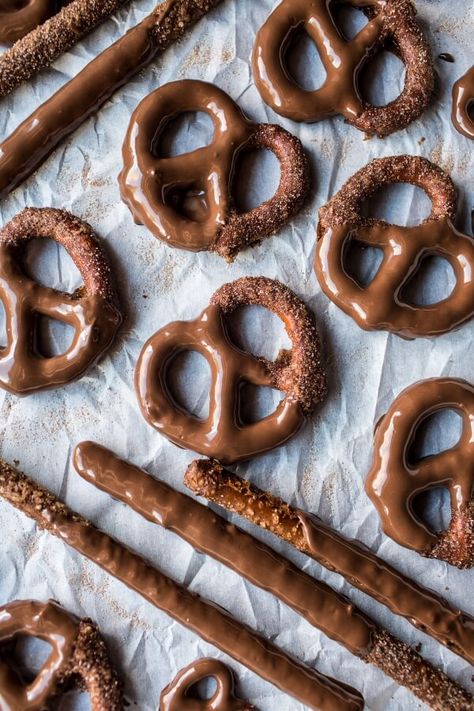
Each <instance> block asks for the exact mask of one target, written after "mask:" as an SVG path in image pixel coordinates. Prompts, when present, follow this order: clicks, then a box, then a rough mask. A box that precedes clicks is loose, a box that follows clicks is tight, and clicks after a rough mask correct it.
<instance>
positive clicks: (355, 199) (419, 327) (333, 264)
mask: <svg viewBox="0 0 474 711" xmlns="http://www.w3.org/2000/svg"><path fill="white" fill-rule="evenodd" d="M400 182H405V183H412V184H413V185H417V186H418V187H420V188H422V189H423V190H425V192H426V193H427V195H428V196H429V197H430V198H431V201H432V210H431V214H430V216H429V217H428V218H427V219H426V220H425V221H424V222H423V223H422V224H420V225H419V226H416V227H399V226H396V225H391V224H388V223H387V222H385V221H384V220H376V219H373V218H365V217H363V216H362V215H361V213H360V208H361V203H362V201H363V200H364V199H366V198H368V197H370V196H371V195H372V194H373V193H375V192H376V190H377V189H379V188H380V187H382V186H384V185H390V184H393V183H400ZM455 213H456V194H455V190H454V186H453V184H452V182H451V180H450V178H449V176H447V175H446V174H445V173H443V172H442V171H441V170H440V169H439V168H438V167H437V166H435V165H433V164H432V163H430V162H429V161H427V160H425V159H424V158H419V157H412V156H395V157H388V158H381V159H377V160H374V161H372V163H370V164H369V165H367V166H365V168H362V169H361V170H359V171H358V172H357V173H356V174H355V175H354V176H352V177H351V178H350V179H349V180H348V181H347V182H346V184H345V185H344V186H343V187H342V188H341V190H340V191H339V192H338V193H337V194H336V195H335V196H334V197H333V198H332V199H331V200H330V201H329V202H328V203H327V204H326V205H325V206H324V207H322V208H321V210H320V222H319V226H318V243H317V249H316V255H315V271H316V275H317V277H318V280H319V283H320V285H321V288H322V289H323V291H324V292H325V294H326V295H327V296H328V297H329V298H330V299H331V300H332V301H334V303H336V304H337V305H338V306H339V307H340V308H341V309H342V310H343V311H344V312H345V313H347V314H349V315H350V316H352V318H353V319H354V320H355V321H356V322H357V323H358V324H359V326H360V327H361V328H365V329H367V330H374V329H377V330H387V331H392V332H393V333H396V334H397V335H399V336H402V337H405V338H416V337H427V336H437V335H439V334H442V333H446V332H447V331H450V330H452V329H454V328H456V327H458V326H460V325H461V324H463V323H464V322H465V321H467V320H469V319H470V318H471V317H472V316H473V314H474V270H473V268H472V267H473V265H474V241H473V239H472V237H469V236H468V235H465V234H463V233H462V232H459V231H458V230H456V229H455V227H454V226H453V224H452V222H451V219H452V217H453V216H454V215H455ZM351 240H357V241H358V242H361V243H362V244H366V245H369V246H372V247H377V248H379V249H380V250H382V252H383V261H382V263H381V265H380V268H379V270H378V272H377V274H376V276H375V277H374V279H373V280H372V281H371V282H370V283H369V284H368V285H367V286H361V285H360V284H359V283H357V282H356V280H355V279H353V278H352V276H351V275H350V274H349V273H348V272H347V270H346V265H345V259H346V253H347V252H346V250H347V247H348V244H349V242H350V241H351ZM429 255H439V256H440V257H443V258H444V259H446V260H447V261H448V262H449V263H450V264H451V266H452V268H453V271H454V275H455V278H456V285H455V287H454V289H453V291H452V293H451V294H450V295H449V296H448V297H447V298H445V299H443V300H441V301H439V302H437V303H434V304H430V305H419V306H418V305H414V304H411V303H407V302H406V301H404V299H403V288H404V287H405V285H406V284H407V283H408V281H409V280H410V279H411V277H413V275H414V274H416V272H417V270H418V268H419V266H420V264H421V262H422V260H423V259H424V258H425V257H426V256H429Z"/></svg>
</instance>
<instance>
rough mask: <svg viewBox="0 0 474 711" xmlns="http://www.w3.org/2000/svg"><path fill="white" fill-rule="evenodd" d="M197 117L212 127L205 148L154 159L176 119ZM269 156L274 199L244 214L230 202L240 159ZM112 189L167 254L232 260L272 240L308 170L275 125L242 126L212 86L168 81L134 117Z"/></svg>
mask: <svg viewBox="0 0 474 711" xmlns="http://www.w3.org/2000/svg"><path fill="white" fill-rule="evenodd" d="M189 111H202V112H204V113H206V114H207V115H208V116H209V117H210V118H211V119H212V122H213V125H214V135H213V139H212V141H211V143H209V145H207V146H204V147H202V148H197V149H196V150H193V151H191V152H189V153H183V154H181V155H179V156H172V157H163V156H162V155H161V154H160V137H161V135H162V133H163V131H164V129H165V127H166V126H167V124H168V123H169V122H170V121H171V120H172V119H173V118H175V117H176V116H178V115H179V114H182V113H184V112H189ZM261 148H264V149H267V150H269V151H272V152H273V153H274V154H275V156H276V157H277V159H278V161H279V163H280V170H281V178H280V184H279V187H278V189H277V191H276V193H275V195H274V196H273V197H272V198H271V199H270V200H267V201H266V202H264V203H262V204H261V205H258V206H257V207H255V208H253V209H251V210H249V211H247V212H241V211H239V210H238V209H237V207H236V205H235V201H234V200H233V196H232V192H233V191H232V183H233V178H234V169H235V165H236V159H237V157H238V156H239V155H240V154H241V153H242V152H247V151H255V150H258V149H261ZM123 160H124V168H123V170H122V172H121V174H120V179H119V180H120V190H121V194H122V198H123V200H124V201H125V202H126V203H127V205H128V206H129V208H130V210H131V212H132V214H133V217H134V219H135V221H136V222H138V223H139V224H144V225H146V227H148V229H149V230H150V231H151V232H152V233H153V234H154V235H155V236H156V237H158V238H159V239H162V240H164V241H165V242H167V243H168V244H170V245H173V246H174V247H179V248H181V249H189V250H192V251H201V250H208V251H211V252H217V253H218V254H220V256H221V257H224V258H225V259H227V260H229V261H231V260H232V259H234V257H235V256H236V254H237V253H238V252H239V251H240V250H242V249H244V248H245V247H248V246H249V245H254V244H256V243H257V242H260V241H261V240H262V239H263V238H264V237H268V236H269V235H271V234H273V233H275V232H276V231H277V230H279V229H280V227H281V226H282V225H283V224H285V223H286V222H288V220H289V219H290V217H292V216H293V215H294V214H295V213H296V212H297V211H298V210H299V208H300V207H301V205H302V203H303V201H304V199H305V197H306V195H307V192H308V188H309V169H308V162H307V159H306V156H305V154H304V151H303V147H302V145H301V142H300V141H299V140H298V139H297V138H296V137H295V136H292V135H291V134H290V133H288V131H285V129H283V128H281V127H280V126H275V125H270V124H261V123H254V122H252V121H249V120H248V119H247V118H246V117H245V116H244V114H243V113H242V111H241V110H240V108H239V107H238V106H237V104H236V103H235V102H234V101H232V99H231V98H230V97H229V96H228V95H227V94H226V93H225V92H223V91H222V90H221V89H219V88H218V87H216V86H214V85H212V84H208V83H206V82H202V81H192V80H185V81H176V82H172V83H170V84H166V85H165V86H162V87H160V88H159V89H157V90H156V91H154V92H153V93H152V94H150V95H149V96H147V97H146V98H145V99H144V100H143V101H142V102H141V104H140V105H139V106H138V108H137V109H136V111H135V112H134V114H133V116H132V119H131V122H130V126H129V129H128V132H127V136H126V139H125V143H124V146H123Z"/></svg>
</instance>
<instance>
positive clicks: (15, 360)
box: [0, 208, 122, 395]
mask: <svg viewBox="0 0 474 711" xmlns="http://www.w3.org/2000/svg"><path fill="white" fill-rule="evenodd" d="M32 239H52V240H54V241H55V242H58V243H59V244H61V245H62V246H63V247H64V248H65V249H66V250H67V252H68V253H69V255H70V257H71V258H72V260H73V261H74V262H75V264H76V266H77V267H78V269H79V271H80V273H81V276H82V278H83V280H84V286H83V287H82V288H81V289H78V290H77V291H76V292H75V293H74V294H65V293H63V292H59V291H57V290H55V289H51V288H49V287H45V286H41V285H40V284H38V283H36V282H35V281H33V280H32V279H30V278H29V277H28V276H27V275H26V274H25V272H24V269H23V265H22V257H23V250H24V248H25V246H26V244H27V243H28V242H29V241H30V240H32ZM0 299H1V300H2V303H3V306H4V308H5V314H6V320H7V346H6V347H5V348H2V349H0V386H1V387H3V388H5V389H6V390H8V391H9V392H12V393H14V394H16V395H24V394H28V393H31V392H33V391H37V390H44V389H46V388H55V387H59V386H61V385H65V384H66V383H69V382H71V381H72V380H74V379H77V378H80V377H81V376H82V375H83V374H84V373H85V372H86V370H88V369H89V368H90V367H91V366H92V365H93V364H94V363H95V362H96V361H97V360H98V359H99V358H100V357H101V356H102V355H103V354H104V352H105V351H106V350H107V349H108V348H109V346H110V345H111V343H112V342H113V340H114V338H115V335H116V332H117V329H118V328H119V326H120V324H121V322H122V316H121V314H120V312H119V310H118V308H117V305H116V296H115V293H114V288H113V284H112V279H111V273H110V267H109V265H108V263H107V260H106V257H105V254H104V252H103V250H102V247H101V246H100V244H99V242H98V240H97V238H96V236H95V234H94V233H93V231H92V229H91V227H89V225H87V224H86V223H84V222H82V221H81V220H79V219H78V218H76V217H74V216H73V215H71V214H70V213H67V212H65V211H62V210H54V209H52V208H44V209H41V208H28V209H26V210H24V211H23V212H22V213H20V214H19V215H17V216H16V217H15V218H13V220H11V222H9V223H8V224H7V225H6V226H5V227H4V228H3V230H1V231H0ZM38 316H47V317H49V318H52V319H56V320H58V321H63V322H64V323H67V324H68V325H70V326H72V327H73V328H74V331H75V335H74V339H73V341H72V343H71V346H70V347H69V348H68V350H67V351H66V352H65V353H64V354H62V355H58V356H53V357H51V358H44V357H43V356H42V354H41V352H40V351H39V350H38V347H37V331H38Z"/></svg>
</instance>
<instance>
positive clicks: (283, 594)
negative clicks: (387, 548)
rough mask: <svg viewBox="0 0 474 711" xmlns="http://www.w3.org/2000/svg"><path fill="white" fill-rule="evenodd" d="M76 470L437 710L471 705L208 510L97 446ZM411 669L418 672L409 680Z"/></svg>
mask: <svg viewBox="0 0 474 711" xmlns="http://www.w3.org/2000/svg"><path fill="white" fill-rule="evenodd" d="M74 465H75V467H76V470H77V471H78V473H79V474H80V475H81V476H82V477H83V478H84V479H85V480H86V481H88V482H90V483H92V484H94V485H95V486H97V487H98V488H99V489H101V490H102V491H105V492H107V493H108V494H110V495H111V496H113V497H114V498H115V499H118V500H119V501H122V502H123V503H125V504H127V505H128V506H130V507H131V508H132V509H133V510H134V511H136V512H137V513H138V514H140V515H141V516H143V518H145V519H146V520H148V521H151V522H152V523H156V524H158V525H159V526H163V528H166V529H169V530H171V531H173V532H174V533H176V534H177V535H179V536H181V538H183V539H184V540H185V541H187V542H188V543H190V544H191V545H192V546H194V548H196V549H197V550H199V551H201V552H202V553H206V554H208V555H210V556H212V557H213V558H215V559H216V560H218V561H219V562H220V563H223V564H224V565H226V566H227V567H228V568H230V569H231V570H233V571H235V572H237V573H238V574H240V575H242V576H243V577H245V578H246V579H247V580H249V581H250V582H251V583H253V584H254V585H257V586H259V587H261V588H263V589H264V590H267V591H268V592H270V593H272V594H273V595H275V596H276V597H278V598H279V599H280V600H282V601H283V602H284V603H286V604H287V605H289V606H290V607H292V608H293V609H294V610H295V611H296V612H298V613H299V614H300V615H301V616H302V617H304V618H305V619H306V620H307V621H308V622H309V623H310V624H312V625H313V626H315V627H317V628H319V629H321V630H322V631H323V632H325V633H326V634H328V635H329V636H330V637H332V638H333V639H335V640H336V641H338V642H339V643H340V644H342V645H344V646H345V647H346V648H347V649H349V651H351V652H352V653H354V654H356V655H357V656H359V657H360V658H362V659H364V660H365V661H373V663H374V664H375V665H376V666H378V667H379V668H381V669H382V670H383V671H384V672H385V673H387V674H389V675H390V676H392V677H393V678H394V679H395V681H397V682H398V683H401V684H402V685H403V686H406V687H407V688H408V689H410V690H411V691H413V692H414V693H415V694H416V695H417V696H419V697H420V698H421V699H422V700H423V701H426V702H427V703H429V704H430V705H431V706H432V708H434V709H439V710H440V711H441V710H443V711H444V710H446V709H461V708H466V706H465V705H464V704H466V703H467V704H469V703H471V702H472V699H471V698H470V697H469V695H468V694H467V693H466V692H464V690H461V689H460V688H459V687H457V686H456V685H455V684H454V683H453V682H452V681H451V680H450V679H448V677H446V675H445V674H443V673H442V672H440V671H438V670H437V669H434V668H433V667H432V666H431V665H430V664H429V663H428V662H425V660H424V659H422V658H421V657H420V656H419V655H418V654H417V653H416V652H414V650H412V649H411V648H410V647H408V646H407V645H406V644H404V643H403V642H400V641H399V640H397V639H396V638H394V637H392V635H390V634H389V633H388V632H386V631H385V630H383V629H381V628H379V627H377V625H376V624H375V623H374V622H373V621H372V620H371V619H370V617H368V616H367V615H365V614H364V613H363V612H362V611H361V610H358V609H357V608H356V607H355V606H354V605H352V604H351V603H350V602H349V600H347V598H345V597H344V596H342V595H340V594H338V593H336V592H335V591H334V590H332V588H330V587H329V586H327V585H326V584H324V583H322V582H320V581H318V580H315V579H314V578H312V577H311V576H309V575H307V574H306V573H304V572H302V571H301V570H299V569H298V568H297V567H296V566H294V565H293V564H291V563H290V562H289V561H288V560H286V558H284V557H283V556H281V555H279V554H278V553H276V552H275V551H274V550H272V549H271V548H269V547H268V546H266V545H265V544H264V543H262V542H260V541H257V540H256V539H255V538H253V536H251V535H249V534H248V533H245V532H244V531H242V530H241V529H239V528H237V527H236V526H233V525H232V524H229V523H227V521H225V519H223V518H222V517H221V516H219V515H217V514H216V513H214V512H213V511H212V510H211V509H210V508H208V507H206V506H203V505H202V504H199V503H198V502H196V501H193V500H192V499H190V498H189V497H188V496H186V495H184V494H181V493H180V492H178V491H176V490H174V489H173V488H172V487H170V486H168V485H167V484H165V483H164V482H162V481H159V480H156V479H154V478H153V477H152V476H150V475H149V474H147V472H145V471H143V470H142V469H139V468H138V467H135V466H133V465H131V464H129V463H127V462H125V461H123V460H122V459H119V458H118V457H117V456H116V455H115V454H113V452H111V451H109V450H108V449H105V448H104V447H101V446H99V445H96V444H94V443H93V442H82V443H81V444H79V445H78V446H77V447H76V450H75V454H74ZM407 669H409V670H413V672H412V673H410V674H407V673H406V670H407ZM473 708H474V706H473Z"/></svg>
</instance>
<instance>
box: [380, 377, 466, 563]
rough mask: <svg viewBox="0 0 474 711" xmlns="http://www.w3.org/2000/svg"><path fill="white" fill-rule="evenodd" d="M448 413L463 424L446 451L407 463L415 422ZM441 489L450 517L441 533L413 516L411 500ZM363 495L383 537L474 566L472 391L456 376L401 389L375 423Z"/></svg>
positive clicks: (418, 423)
mask: <svg viewBox="0 0 474 711" xmlns="http://www.w3.org/2000/svg"><path fill="white" fill-rule="evenodd" d="M445 409H453V410H455V411H456V412H457V413H458V414H459V415H460V416H461V417H462V421H463V429H462V435H461V438H460V440H459V442H458V443H457V444H456V445H455V446H454V447H452V448H451V449H448V450H445V451H442V452H440V453H439V454H435V455H432V456H429V457H425V458H423V459H421V460H419V461H417V462H411V461H409V457H408V454H409V451H410V445H411V444H412V443H413V441H414V439H415V438H416V434H417V430H418V428H419V426H420V425H421V423H422V422H423V421H424V420H426V418H428V417H429V416H430V415H432V414H433V413H435V412H438V411H440V410H445ZM440 486H444V487H447V488H448V489H449V491H450V495H451V511H452V518H451V523H450V525H449V527H448V528H447V529H446V531H444V532H443V533H441V534H436V533H434V532H433V531H431V530H429V529H428V527H427V526H426V525H425V524H424V523H423V521H422V520H421V519H420V518H419V517H418V516H417V514H416V512H415V510H414V507H413V504H414V500H415V498H416V496H417V495H418V494H420V493H421V492H423V491H427V490H429V489H432V488H436V487H440ZM366 491H367V493H368V495H369V496H370V498H371V499H372V501H373V503H374V505H375V507H376V508H377V510H378V512H379V515H380V517H381V520H382V528H383V530H384V531H385V533H386V534H387V535H388V536H390V537H391V538H393V539H394V540H395V541H397V543H400V545H402V546H406V547H407V548H412V549H414V550H417V551H419V552H420V553H422V554H423V555H427V556H429V557H432V558H439V559H440V560H445V561H446V562H448V563H451V564H452V565H456V566H458V567H459V568H468V567H472V566H473V565H474V499H473V493H474V388H473V387H472V385H470V384H469V383H467V382H465V381H464V380H459V379H456V378H433V379H431V380H424V381H420V382H418V383H415V384H414V385H412V386H410V387H409V388H407V389H406V390H404V391H403V392H402V393H401V394H400V395H399V396H398V397H397V398H396V400H395V401H394V402H393V403H392V405H391V407H390V409H389V410H388V412H387V413H386V414H385V415H384V417H383V418H382V419H381V421H380V422H379V424H378V425H377V429H376V432H375V438H374V459H373V463H372V467H371V470H370V472H369V475H368V478H367V482H366Z"/></svg>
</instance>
